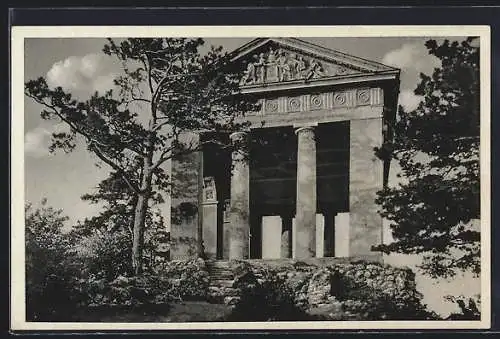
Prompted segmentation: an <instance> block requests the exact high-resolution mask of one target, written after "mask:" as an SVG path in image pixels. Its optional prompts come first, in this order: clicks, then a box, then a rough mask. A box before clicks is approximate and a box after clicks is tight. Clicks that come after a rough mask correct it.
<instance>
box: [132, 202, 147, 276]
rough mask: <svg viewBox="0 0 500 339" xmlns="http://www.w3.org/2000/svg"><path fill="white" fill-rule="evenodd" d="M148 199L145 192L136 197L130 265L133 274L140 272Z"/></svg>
mask: <svg viewBox="0 0 500 339" xmlns="http://www.w3.org/2000/svg"><path fill="white" fill-rule="evenodd" d="M148 200H149V197H148V196H147V195H146V194H140V195H139V199H137V205H136V206H135V213H134V230H133V231H134V237H133V242H132V267H133V268H134V274H135V275H140V274H141V273H142V252H143V245H144V228H145V223H146V212H147V209H148Z"/></svg>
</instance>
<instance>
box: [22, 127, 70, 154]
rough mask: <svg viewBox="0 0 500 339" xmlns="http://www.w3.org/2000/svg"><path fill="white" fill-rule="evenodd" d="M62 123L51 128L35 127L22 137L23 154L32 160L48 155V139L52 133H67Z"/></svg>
mask: <svg viewBox="0 0 500 339" xmlns="http://www.w3.org/2000/svg"><path fill="white" fill-rule="evenodd" d="M68 131H69V128H68V126H67V125H66V124H64V123H59V124H56V125H53V126H48V127H44V126H37V127H35V128H34V129H32V130H30V131H28V132H26V134H25V135H24V154H25V155H26V156H31V157H33V158H43V157H45V156H47V155H48V154H49V145H50V138H51V135H52V133H55V132H57V133H61V132H68Z"/></svg>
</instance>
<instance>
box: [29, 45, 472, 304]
mask: <svg viewBox="0 0 500 339" xmlns="http://www.w3.org/2000/svg"><path fill="white" fill-rule="evenodd" d="M428 39H430V37H419V38H417V37H411V38H404V37H384V38H304V39H303V40H306V41H309V42H312V43H315V44H318V45H321V46H323V47H326V48H331V49H334V50H338V51H341V52H344V53H348V54H351V55H354V56H358V57H362V58H365V59H370V60H373V61H377V62H381V63H383V64H386V65H389V66H394V67H397V68H400V69H401V86H400V95H399V103H400V104H401V105H403V106H404V107H405V108H407V109H412V108H415V107H416V106H417V104H418V102H419V101H420V99H421V98H419V97H417V96H416V95H415V94H414V93H413V90H414V88H415V87H416V85H417V83H418V79H419V74H420V72H422V73H425V74H431V72H432V70H433V68H434V67H437V66H439V62H438V60H437V59H436V58H435V57H433V56H430V55H429V54H428V52H427V49H426V48H425V46H424V43H425V41H426V40H428ZM442 39H443V38H442V37H441V38H436V40H442ZM454 39H457V38H454ZM250 40H251V39H248V38H213V39H211V38H206V39H205V41H206V46H205V47H206V48H208V46H210V45H217V46H218V45H221V46H223V48H224V50H226V51H231V50H233V49H235V48H237V47H239V46H241V45H243V44H245V43H246V42H248V41H250ZM105 42H106V41H105V39H98V38H60V39H54V38H36V39H34V38H31V39H26V40H25V59H24V75H25V81H28V80H31V79H35V78H38V77H41V76H43V77H45V78H46V79H47V82H48V84H49V85H50V86H62V87H63V88H65V89H67V90H69V91H70V92H71V93H73V94H74V95H75V96H77V97H79V98H82V99H83V98H85V97H87V96H88V95H89V94H90V93H93V92H94V91H96V90H97V91H104V90H107V89H109V88H110V86H111V85H112V80H113V77H114V76H115V75H116V74H117V73H118V72H119V69H120V68H119V64H118V63H117V62H115V61H114V60H113V59H111V58H110V57H107V56H105V55H104V54H102V53H101V50H102V46H103V45H104V43H105ZM24 108H25V114H24V126H25V199H26V201H29V202H31V203H33V204H35V205H37V204H38V203H39V202H40V201H41V200H42V199H43V198H47V199H48V203H49V205H50V206H53V207H55V208H58V209H63V211H64V214H66V215H68V216H69V218H70V224H72V223H75V222H76V221H77V220H82V219H83V218H85V217H88V216H91V215H93V214H95V213H96V212H97V211H98V209H99V207H98V206H93V205H89V204H88V203H87V202H84V201H82V200H81V199H80V197H81V196H82V195H83V194H85V193H88V192H89V191H91V190H92V189H93V188H94V187H96V185H97V184H98V183H99V181H100V180H102V179H104V178H105V177H106V174H107V170H106V169H100V168H97V167H96V166H95V160H96V159H95V157H93V156H92V155H90V154H89V153H88V152H86V150H85V148H84V147H77V148H76V149H75V150H74V151H73V152H72V153H69V154H65V153H62V152H58V153H55V154H49V152H48V145H49V143H50V135H51V133H52V132H54V131H58V130H63V129H64V128H65V127H64V126H63V125H61V124H58V123H53V122H47V121H43V120H42V119H41V118H40V106H38V105H37V104H36V103H34V102H33V101H32V100H31V99H29V98H25V101H24ZM391 179H392V180H391V181H392V182H394V180H395V171H394V170H392V171H391ZM387 231H388V230H386V236H389V235H390V234H389V233H388V232H387ZM418 260H419V259H418V258H415V257H408V256H391V257H390V258H388V263H393V264H396V265H401V264H403V265H407V266H410V267H411V266H414V264H415V263H416V262H417V261H418ZM468 282H470V280H469V278H468V277H467V278H464V279H457V280H455V281H450V282H444V281H441V282H439V283H436V282H430V281H429V280H428V279H426V278H425V277H422V276H417V283H418V284H419V288H420V289H421V290H422V292H423V293H424V296H425V297H426V298H425V299H424V301H426V302H427V303H428V304H429V305H430V306H432V308H433V309H435V310H436V311H438V312H440V313H446V312H449V310H450V307H451V306H450V305H445V304H444V303H443V301H442V299H440V298H436V297H435V296H436V288H437V287H439V291H440V294H441V295H445V294H447V293H451V294H455V295H458V294H461V293H463V294H465V295H471V294H474V293H478V292H479V284H478V283H475V284H473V285H471V284H468Z"/></svg>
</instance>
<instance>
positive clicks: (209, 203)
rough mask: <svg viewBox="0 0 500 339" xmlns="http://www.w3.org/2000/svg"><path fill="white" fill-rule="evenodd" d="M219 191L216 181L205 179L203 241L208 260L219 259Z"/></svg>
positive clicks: (210, 178) (211, 178) (209, 178)
mask: <svg viewBox="0 0 500 339" xmlns="http://www.w3.org/2000/svg"><path fill="white" fill-rule="evenodd" d="M216 199H217V190H216V187H215V179H214V178H213V177H207V178H204V179H203V203H202V209H203V217H202V218H201V220H202V225H201V226H202V239H203V253H204V255H205V256H206V257H207V258H208V259H216V258H217V204H218V201H217V200H216Z"/></svg>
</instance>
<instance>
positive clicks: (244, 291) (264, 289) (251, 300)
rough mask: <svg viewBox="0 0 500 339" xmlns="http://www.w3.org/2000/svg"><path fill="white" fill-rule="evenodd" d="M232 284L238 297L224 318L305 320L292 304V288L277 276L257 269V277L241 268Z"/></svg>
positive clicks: (301, 311)
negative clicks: (236, 290)
mask: <svg viewBox="0 0 500 339" xmlns="http://www.w3.org/2000/svg"><path fill="white" fill-rule="evenodd" d="M235 270H236V271H240V272H239V275H238V276H237V278H236V279H235V281H234V284H233V287H235V288H237V289H239V291H240V293H239V298H238V301H237V302H236V304H235V305H234V308H233V310H232V312H231V314H230V315H228V317H227V318H226V319H225V320H226V321H293V320H305V319H307V318H308V315H307V314H306V313H305V312H304V310H303V309H302V308H300V307H299V306H297V305H296V303H295V296H294V293H293V289H291V288H290V287H289V286H288V284H287V283H286V279H285V278H284V277H283V276H280V275H274V274H273V273H272V272H271V271H264V272H261V274H260V277H259V278H257V277H256V275H255V274H254V273H253V272H252V271H251V270H249V271H248V272H243V270H242V267H237V268H236V269H235Z"/></svg>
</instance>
